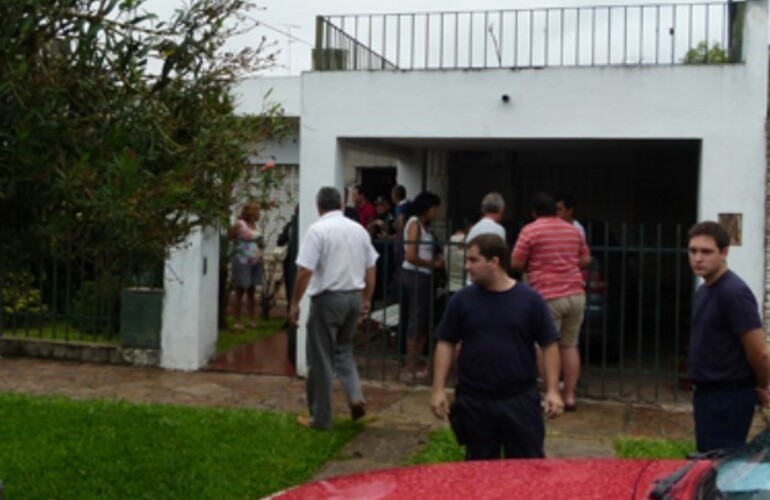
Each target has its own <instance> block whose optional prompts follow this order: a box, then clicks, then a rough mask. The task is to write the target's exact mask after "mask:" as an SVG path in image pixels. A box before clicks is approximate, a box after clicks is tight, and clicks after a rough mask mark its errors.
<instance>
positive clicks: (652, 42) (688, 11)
mask: <svg viewBox="0 0 770 500" xmlns="http://www.w3.org/2000/svg"><path fill="white" fill-rule="evenodd" d="M745 2H746V0H739V1H736V2H731V3H729V5H728V4H725V3H716V2H695V3H689V4H686V5H681V6H680V5H678V4H675V3H659V4H650V5H644V4H636V5H634V4H631V5H606V6H590V7H574V8H573V7H570V8H569V9H570V10H573V11H574V17H570V16H569V15H568V14H569V12H568V8H564V7H556V8H551V7H548V8H534V9H511V10H505V9H497V10H493V11H476V12H474V11H450V12H434V13H430V12H426V13H413V14H395V16H396V20H395V23H393V22H389V21H392V19H389V17H390V16H392V15H394V14H378V15H369V16H360V15H351V16H326V17H319V18H318V19H320V20H321V22H319V23H317V25H316V31H317V36H316V49H317V50H319V51H323V50H325V49H332V50H339V51H340V52H341V53H342V54H343V56H342V57H345V64H344V67H343V68H334V69H345V68H352V69H364V68H367V69H391V68H400V67H401V66H402V60H403V59H404V57H406V56H405V55H404V54H407V53H408V54H409V55H410V62H409V64H408V65H406V66H408V67H409V68H410V69H445V68H448V67H452V68H455V69H461V68H464V67H468V68H473V67H482V68H490V67H493V66H494V67H503V65H504V63H503V61H511V60H512V61H513V67H520V66H521V67H534V66H535V65H538V66H544V67H551V66H556V67H560V66H604V65H607V66H613V65H627V64H638V65H661V64H684V63H685V56H686V54H687V52H688V51H689V50H691V49H695V48H697V44H699V43H705V44H706V46H707V48H708V47H709V46H713V45H714V44H721V45H722V46H725V47H727V46H728V44H730V40H729V39H730V33H731V29H732V23H733V21H732V20H731V12H732V10H731V9H730V6H735V5H739V6H741V7H743V6H744V5H745ZM680 7H682V8H680ZM619 9H622V19H621V15H616V14H620V11H619ZM734 10H735V11H736V12H739V14H737V16H736V17H738V18H739V17H740V16H742V15H743V13H744V12H745V9H744V8H741V9H737V8H736V9H734ZM557 12H558V18H557V16H556V15H555V14H556V13H557ZM521 14H523V15H526V16H527V20H528V23H527V24H526V25H525V26H524V27H523V28H522V27H521V26H520V23H521V17H520V15H521ZM584 14H588V15H587V16H586V15H584ZM464 15H467V16H468V29H467V33H465V32H462V31H461V29H460V27H461V23H463V21H461V19H460V18H461V16H464ZM508 15H510V16H511V18H509V19H512V22H510V23H509V22H506V19H507V18H508ZM405 16H408V17H410V18H411V20H412V23H411V26H410V34H411V36H407V37H405V36H402V28H403V26H402V24H403V23H402V18H403V17H405ZM421 16H424V18H425V23H424V24H421V23H418V22H417V19H418V18H419V17H421ZM477 16H479V17H477ZM648 16H650V19H649V20H648V19H647V17H648ZM653 16H654V19H652V17H653ZM682 16H685V17H686V19H681V17H682ZM715 16H716V17H715ZM586 17H588V19H586ZM495 18H496V19H497V23H498V24H497V26H494V24H490V23H492V22H493V19H495ZM637 18H638V19H637ZM450 19H454V29H452V28H451V27H448V26H446V23H447V22H450ZM477 20H478V22H479V24H480V25H482V26H481V28H482V29H481V31H480V32H479V31H478V30H477V29H475V26H474V24H475V23H476V22H477ZM351 21H352V24H353V26H352V32H353V33H352V34H350V33H349V32H348V30H347V29H346V28H347V27H348V24H349V23H350V22H351ZM434 21H435V22H438V23H439V24H440V26H439V27H438V30H437V31H436V34H435V36H434V35H432V34H431V31H433V30H435V26H433V24H434ZM362 22H365V23H366V26H365V27H363V28H362V27H361V23H362ZM665 22H670V26H664V23H665ZM740 22H741V21H740V19H738V21H736V25H737V23H740ZM394 24H395V36H396V40H395V41H390V45H394V46H395V51H396V55H395V57H392V54H391V52H392V50H391V48H390V47H389V40H390V37H391V35H390V34H389V33H388V30H389V29H392V28H391V27H392V26H393V25H394ZM418 24H419V25H418ZM557 24H558V26H557ZM679 24H682V27H683V29H684V30H686V31H687V32H686V33H685V32H684V31H683V32H681V33H680V30H679V29H678V28H679ZM712 24H713V26H712ZM631 25H635V26H636V27H635V28H632V27H631ZM338 26H339V27H338ZM364 28H365V31H364ZM520 29H528V30H529V35H528V36H527V37H526V38H525V39H524V40H521V39H520V36H519V35H520ZM634 29H636V30H637V31H638V33H636V34H634V33H633V31H634ZM379 30H381V32H380V31H379ZM570 30H572V31H574V39H572V40H571V41H569V40H567V37H568V36H569V35H568V33H569V32H570ZM602 30H604V31H605V32H606V35H602V36H600V34H601V31H602ZM714 30H718V31H719V35H718V36H716V37H715V38H714V39H713V40H712V39H711V36H712V32H713V31H714ZM359 35H360V36H359ZM541 36H542V42H541ZM632 36H635V37H636V40H637V43H638V47H637V48H636V49H634V48H633V46H632V45H631V43H632V41H631V40H632V39H631V37H632ZM418 37H419V41H418ZM479 37H483V40H479ZM509 37H510V38H511V40H512V43H510V44H509V45H508V46H506V40H508V38H509ZM664 37H667V39H664ZM407 38H408V44H409V48H408V49H407V51H405V52H404V54H402V50H404V49H405V48H406V47H404V43H407V42H405V40H406V39H407ZM464 38H467V40H464ZM490 38H491V39H492V40H491V41H490ZM375 40H376V41H377V43H379V44H381V47H380V46H378V47H375V46H373V43H374V41H375ZM586 41H587V42H586ZM420 43H423V44H424V51H423V52H424V53H423V54H422V55H423V56H424V60H423V61H417V59H416V51H418V50H422V48H420ZM537 43H542V51H541V48H539V47H536V46H535V45H536V44H537ZM570 43H572V44H573V45H574V61H569V60H568V59H567V56H565V54H568V53H569V50H570V49H571V47H569V44H570ZM586 43H588V44H589V45H586ZM665 43H669V44H670V54H667V55H666V57H667V58H669V59H668V61H666V60H665V58H664V57H662V56H661V54H662V53H661V51H665V45H664V44H665ZM490 44H493V45H494V57H496V59H497V64H495V65H492V64H490V60H489V58H490V50H489V49H490ZM523 45H526V46H523ZM554 46H556V47H558V48H557V49H556V50H557V51H558V57H551V51H552V50H553V48H554ZM581 46H582V52H581ZM619 46H622V54H618V57H617V58H616V57H614V51H615V50H618V49H617V47H619ZM452 47H454V58H453V59H454V62H452V60H451V59H449V58H448V57H447V54H448V52H449V51H450V50H452ZM460 47H467V48H468V55H467V61H464V60H462V59H463V57H461V55H460ZM474 47H476V48H478V49H479V56H480V57H481V58H482V59H483V62H482V63H481V64H478V63H476V62H475V61H474ZM634 50H636V54H631V53H630V52H633V51H634ZM509 51H513V54H510V53H509ZM738 51H739V49H737V50H736V51H735V52H736V54H732V52H731V57H730V58H729V60H728V61H726V63H732V62H735V61H740V60H742V57H741V54H738V53H737V52H738ZM605 53H606V58H602V57H601V54H605ZM535 54H542V56H543V57H542V60H537V61H536V60H535ZM648 54H649V55H650V57H647V55H648ZM402 55H404V57H402ZM520 55H521V56H522V58H525V57H528V59H527V61H526V62H525V63H521V62H520V61H519V56H520ZM583 56H585V57H583ZM339 57H340V56H339V55H335V56H334V57H332V56H331V55H327V56H323V55H321V54H319V55H318V60H319V61H321V60H324V59H332V60H334V61H339V60H341V59H337V58H339ZM362 58H365V59H366V63H365V64H362V63H361V59H362ZM586 58H590V59H589V60H587V59H586ZM633 60H635V62H634V63H632V62H631V61H633ZM391 61H393V62H391ZM708 62H712V61H708ZM339 64H340V63H336V65H337V66H339ZM474 64H475V66H474ZM319 66H322V65H319ZM320 69H323V68H320Z"/></svg>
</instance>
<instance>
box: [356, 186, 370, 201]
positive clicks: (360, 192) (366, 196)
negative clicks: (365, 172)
mask: <svg viewBox="0 0 770 500" xmlns="http://www.w3.org/2000/svg"><path fill="white" fill-rule="evenodd" d="M353 189H355V190H356V191H358V194H359V195H361V196H363V197H364V198H366V199H367V200H370V199H371V198H370V197H369V193H367V192H366V191H364V186H362V185H361V184H356V185H355V186H353Z"/></svg>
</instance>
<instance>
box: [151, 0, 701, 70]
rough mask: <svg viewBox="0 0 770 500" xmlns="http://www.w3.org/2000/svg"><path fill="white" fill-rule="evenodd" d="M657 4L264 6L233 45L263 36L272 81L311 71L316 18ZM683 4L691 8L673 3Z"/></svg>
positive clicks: (345, 1)
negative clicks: (274, 62) (271, 47)
mask: <svg viewBox="0 0 770 500" xmlns="http://www.w3.org/2000/svg"><path fill="white" fill-rule="evenodd" d="M624 3H627V4H628V5H640V4H658V3H660V1H654V0H628V1H627V2H623V1H621V0H516V1H511V0H507V1H506V0H474V1H473V2H468V1H467V0H462V1H460V0H442V1H440V2H439V1H438V0H390V1H389V2H383V1H382V0H377V1H375V0H324V1H314V0H262V1H260V2H258V3H257V5H258V10H254V11H252V16H253V17H254V18H256V19H257V20H258V21H260V22H261V23H262V25H261V26H259V27H258V28H256V29H255V30H254V31H253V32H252V34H251V36H250V37H242V38H241V39H239V40H236V41H235V45H236V46H237V45H243V44H249V43H253V40H258V39H259V38H260V37H261V36H265V37H267V39H268V40H270V41H272V42H274V43H275V47H276V49H277V50H278V51H279V52H280V53H279V55H278V63H279V64H278V66H277V67H276V68H275V69H274V70H272V71H271V72H269V74H271V75H288V74H299V73H300V72H301V71H304V70H308V69H310V53H311V49H312V46H313V44H314V39H315V33H314V31H315V17H316V16H318V15H338V14H383V13H412V12H441V11H444V12H446V11H453V10H463V11H465V10H474V11H480V10H495V9H513V8H516V9H527V8H536V7H575V6H597V5H616V6H617V5H623V4H624ZM672 3H681V4H686V3H689V2H678V1H675V2H672ZM181 5H183V2H181V1H178V0H147V3H146V4H145V7H146V8H147V9H148V10H150V11H153V12H154V13H155V14H157V15H158V16H159V17H161V18H165V17H168V16H169V15H170V14H171V13H172V12H173V11H174V9H175V8H178V7H180V6H181Z"/></svg>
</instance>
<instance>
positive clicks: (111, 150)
mask: <svg viewBox="0 0 770 500" xmlns="http://www.w3.org/2000/svg"><path fill="white" fill-rule="evenodd" d="M143 4H144V1H143V0H40V1H37V0H6V1H4V2H0V18H2V19H3V23H0V213H2V214H3V218H2V222H0V239H11V240H14V239H18V238H20V237H21V236H22V235H30V234H31V235H33V238H43V239H45V240H46V241H49V242H56V243H58V244H60V246H61V248H68V249H71V251H72V252H73V253H83V252H90V253H98V254H100V255H102V256H104V258H105V259H106V261H108V262H112V261H118V262H119V260H120V258H121V257H124V256H125V254H126V253H132V254H139V255H140V256H144V257H145V258H147V259H153V260H157V259H162V258H163V257H164V254H165V252H166V251H167V249H168V248H169V247H170V246H173V245H175V244H177V243H179V242H180V241H182V240H183V239H184V238H185V237H186V236H187V234H189V231H190V230H191V228H192V227H193V226H194V225H196V224H211V223H215V222H217V221H220V220H227V219H228V214H229V211H230V209H231V206H232V205H233V192H234V191H233V186H234V185H236V184H238V183H244V182H246V180H247V179H246V177H245V176H246V175H247V174H248V169H247V168H245V167H246V166H247V164H248V163H247V160H248V157H249V154H250V153H251V152H252V151H250V149H251V148H253V146H254V144H258V143H259V142H260V141H261V140H262V139H263V138H265V137H268V136H271V135H274V133H275V134H280V133H283V132H282V130H280V127H281V122H280V121H274V120H262V121H260V126H255V123H254V122H253V121H249V120H243V119H242V118H240V117H236V116H235V114H234V110H233V105H232V98H231V96H230V90H231V87H232V85H233V84H234V83H235V82H236V81H237V80H238V79H239V78H240V77H241V75H243V74H247V73H252V72H253V71H255V70H256V69H258V68H260V67H261V66H262V65H264V61H265V60H270V57H269V55H267V54H265V52H264V51H263V50H266V49H265V46H264V45H261V46H258V47H256V48H254V47H252V48H250V49H249V50H246V51H244V53H243V54H242V55H239V56H238V57H221V54H222V48H223V46H224V44H225V43H226V41H227V39H228V38H229V37H230V36H232V35H233V34H234V33H236V32H240V31H242V30H243V29H244V27H243V26H242V25H239V24H238V23H236V22H234V20H237V19H244V18H243V17H242V14H243V12H245V10H246V9H247V8H248V7H249V4H248V3H246V2H242V1H240V0H196V1H193V2H191V4H190V5H189V6H188V7H187V8H185V9H181V10H179V11H177V12H176V13H175V15H174V16H173V17H172V18H171V19H169V20H168V21H167V22H166V23H158V22H157V19H156V17H155V16H154V15H152V14H149V13H147V12H145V11H144V10H143ZM153 60H155V61H160V62H159V63H158V64H155V66H154V68H155V69H154V71H155V72H153V70H151V68H150V66H152V65H151V64H150V62H152V61H153ZM161 68H162V69H161ZM157 71H160V74H158V73H157ZM273 128H275V129H276V130H275V131H274V130H273ZM180 214H184V215H185V216H180ZM25 237H26V236H25ZM1 258H2V255H0V259H1Z"/></svg>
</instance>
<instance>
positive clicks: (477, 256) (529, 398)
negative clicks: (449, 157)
mask: <svg viewBox="0 0 770 500" xmlns="http://www.w3.org/2000/svg"><path fill="white" fill-rule="evenodd" d="M350 200H351V201H352V205H351V206H347V205H346V204H345V203H343V197H342V196H341V194H340V192H339V191H338V190H336V189H335V188H331V187H325V188H322V189H321V190H319V191H318V194H317V196H316V208H317V211H318V214H319V219H318V220H317V221H316V222H315V223H313V224H312V225H311V226H310V227H309V229H308V231H307V232H306V234H305V235H304V237H303V239H302V241H301V243H300V245H299V254H298V256H297V258H296V266H297V267H296V278H295V279H294V286H293V291H292V293H291V295H290V296H291V302H290V309H289V319H290V321H291V322H293V323H294V324H297V323H298V321H299V313H300V311H299V305H300V301H301V300H302V298H303V296H304V295H305V294H307V295H309V296H310V310H309V312H308V317H307V318H306V324H307V339H308V340H307V346H308V348H307V360H308V378H307V397H308V405H309V413H310V416H309V418H303V419H300V423H302V424H303V425H308V426H312V427H315V428H319V429H328V428H329V427H331V425H332V414H331V391H332V380H333V377H334V375H335V374H336V375H337V376H338V377H339V379H340V380H341V382H342V386H343V388H344V390H345V392H346V395H347V398H348V402H349V404H350V408H351V417H352V418H353V419H358V418H361V417H362V416H364V415H365V413H366V410H365V399H364V395H363V391H362V390H361V386H360V382H359V378H358V372H357V368H356V365H355V360H354V357H353V334H354V332H355V329H356V326H357V324H358V322H359V321H360V320H361V319H362V318H363V317H365V316H367V315H368V314H369V312H370V308H371V304H372V300H373V298H374V296H375V290H376V283H377V282H378V281H381V282H382V283H387V282H388V280H390V279H391V278H392V276H395V282H396V283H397V284H398V285H399V286H400V287H401V291H402V292H401V293H402V296H403V298H404V300H402V301H401V309H400V321H399V325H400V327H401V328H402V331H401V334H402V336H403V338H404V339H405V359H404V363H405V372H406V373H408V374H410V376H411V377H413V378H427V377H428V376H429V374H430V372H431V371H432V375H433V389H432V392H431V398H430V408H431V410H432V411H433V413H434V414H435V415H436V417H438V418H442V419H443V418H447V417H448V418H449V420H450V424H451V427H452V429H453V431H454V433H455V435H456V436H457V439H458V441H459V442H460V443H461V444H464V445H465V447H466V458H467V459H468V460H477V459H494V458H500V457H501V456H503V457H507V458H534V457H542V456H544V452H543V445H544V436H545V426H544V421H545V420H544V419H545V418H554V417H557V416H559V415H560V414H561V413H562V412H564V411H577V400H576V393H575V392H576V386H577V382H578V379H579V377H580V354H579V351H578V340H579V334H580V329H581V324H582V322H583V316H584V310H585V305H586V295H585V279H584V276H585V274H584V273H583V271H582V270H583V269H585V268H586V267H587V266H588V265H589V264H590V262H591V251H590V248H589V246H588V244H587V242H586V236H585V231H584V229H583V227H582V226H581V225H580V223H579V222H578V221H577V220H576V219H575V213H574V212H575V200H574V199H573V198H572V196H570V195H568V194H563V195H559V196H557V197H554V196H551V195H550V194H548V193H538V194H536V195H535V196H534V197H533V199H532V203H531V216H532V219H533V220H532V222H530V223H529V224H526V225H525V226H524V227H523V228H522V230H521V231H520V233H519V235H518V237H517V238H516V241H515V243H514V245H513V247H512V249H511V247H509V245H508V240H507V234H506V231H505V229H504V227H503V226H502V225H501V224H500V223H501V221H502V219H503V216H504V214H505V210H506V205H505V200H504V199H503V197H502V196H501V195H500V194H499V193H497V192H491V193H488V194H487V195H486V196H484V197H483V199H482V200H481V204H480V214H481V217H480V218H479V219H478V220H476V221H474V222H473V223H470V224H468V226H467V227H464V228H461V229H460V230H459V231H457V232H455V233H454V234H453V235H452V236H451V238H450V240H449V242H448V244H447V245H446V246H445V247H444V248H442V247H441V245H439V244H438V240H437V238H436V236H435V235H434V233H433V229H432V223H433V221H434V220H435V218H436V215H437V213H438V208H439V206H440V204H441V200H440V198H439V197H438V196H437V195H435V194H434V193H431V192H427V191H424V192H421V193H419V194H418V195H417V196H415V197H414V198H413V199H412V200H411V201H407V196H406V191H405V189H404V188H403V186H395V187H394V188H393V189H392V191H391V193H390V197H389V199H386V198H384V197H378V198H375V200H374V203H372V202H371V201H370V200H369V198H368V197H367V194H366V193H365V192H364V190H363V189H362V188H361V186H355V187H354V188H352V190H351V192H350ZM241 215H242V217H241V219H242V221H239V222H238V223H237V224H236V225H234V226H233V228H232V229H231V231H230V234H231V237H233V238H234V239H236V241H238V242H239V244H238V247H237V248H238V253H237V255H236V256H235V257H234V261H233V265H234V266H235V265H236V261H237V263H238V265H239V266H242V265H243V263H244V262H247V263H248V262H254V261H256V260H258V259H259V250H260V248H261V246H260V242H259V235H257V234H255V233H254V225H253V221H254V220H255V218H256V219H258V218H259V211H258V210H256V213H254V210H253V207H244V211H243V212H242V214H241ZM383 242H390V244H384V245H383V244H382V243H383ZM729 242H730V239H729V236H728V234H727V232H726V231H725V229H724V228H722V227H721V226H720V225H719V224H717V223H715V222H703V223H700V224H696V225H695V226H693V228H692V229H691V230H690V233H689V234H688V252H689V259H690V266H691V268H692V271H693V273H694V274H695V275H696V276H698V277H700V278H702V279H703V283H702V285H701V286H700V287H699V289H698V292H697V294H696V300H695V305H694V311H693V321H692V331H691V341H690V348H689V350H688V352H689V356H690V359H689V368H690V375H691V378H692V380H693V382H694V396H693V406H694V421H695V431H696V438H697V447H698V450H699V451H702V452H706V451H710V450H714V449H716V448H735V447H738V446H740V445H741V444H743V443H744V442H745V440H746V437H747V434H748V430H749V425H750V423H751V418H752V415H753V411H754V408H755V406H756V405H757V403H760V404H762V405H764V406H768V405H770V389H768V387H769V386H770V361H769V357H768V356H769V355H768V349H767V346H766V343H765V334H764V330H763V329H762V323H761V318H760V316H759V309H758V306H757V302H756V299H755V298H754V296H753V294H752V293H751V291H750V290H749V288H748V287H747V286H746V284H745V283H744V282H743V281H742V280H741V279H740V278H739V277H738V276H737V275H736V274H735V273H733V272H732V271H730V270H729V269H728V268H727V261H726V259H727V254H728V249H729ZM385 252H392V254H389V255H388V256H387V259H388V260H389V261H390V262H393V263H395V269H396V270H397V273H395V274H394V275H391V274H389V273H388V274H387V275H386V274H385V273H383V271H382V267H381V266H378V261H380V262H381V261H382V259H383V255H384V254H385ZM458 264H459V265H458ZM235 269H236V268H235V267H234V278H235V277H236V275H235V272H236V271H235ZM238 269H241V268H238ZM437 271H445V272H446V275H447V283H446V289H447V290H448V292H449V297H450V298H449V300H448V302H447V304H446V307H445V310H444V311H443V315H442V317H441V321H440V322H439V323H438V326H437V327H436V328H435V332H434V328H433V325H431V323H430V319H429V318H430V314H429V311H431V310H432V305H431V303H430V301H431V300H432V296H433V290H432V288H431V287H432V284H433V282H434V280H435V275H436V273H437ZM237 278H238V281H237V283H236V286H237V287H238V288H242V289H243V290H244V292H242V293H246V292H247V291H248V290H249V287H251V286H253V280H254V279H255V276H254V273H247V272H245V271H242V270H239V271H238V276H237ZM238 288H236V290H238ZM249 307H253V304H252V305H249V304H248V303H247V309H248V308H249ZM239 311H240V309H236V319H237V320H239V318H240V316H239V315H238V314H239ZM239 324H240V323H239ZM434 333H435V336H436V339H437V342H436V345H435V351H434V353H433V366H432V367H428V366H425V365H420V360H421V359H423V358H424V353H425V349H426V347H427V345H428V339H429V337H430V335H431V334H434ZM431 368H432V370H431ZM451 376H454V377H455V378H456V380H455V391H454V400H453V401H452V402H451V404H450V402H449V399H448V397H447V394H446V392H447V391H446V387H447V385H448V382H449V379H450V377H451Z"/></svg>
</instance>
